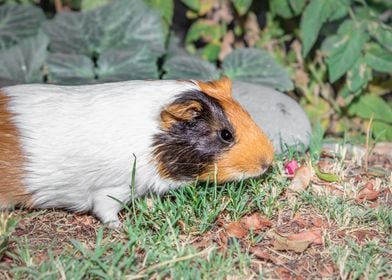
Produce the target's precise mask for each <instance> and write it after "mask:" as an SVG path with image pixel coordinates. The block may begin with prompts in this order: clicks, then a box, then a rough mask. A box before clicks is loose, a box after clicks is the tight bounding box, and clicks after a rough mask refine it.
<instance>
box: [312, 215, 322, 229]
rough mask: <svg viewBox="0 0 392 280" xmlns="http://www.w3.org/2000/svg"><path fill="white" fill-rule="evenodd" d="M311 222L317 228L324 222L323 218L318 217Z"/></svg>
mask: <svg viewBox="0 0 392 280" xmlns="http://www.w3.org/2000/svg"><path fill="white" fill-rule="evenodd" d="M312 224H313V225H314V226H315V227H317V228H321V227H322V226H323V224H324V222H323V219H322V218H320V217H316V218H314V219H313V220H312Z"/></svg>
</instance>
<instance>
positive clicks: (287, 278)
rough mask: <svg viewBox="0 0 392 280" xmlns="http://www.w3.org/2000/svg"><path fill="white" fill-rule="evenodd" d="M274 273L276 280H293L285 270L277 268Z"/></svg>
mask: <svg viewBox="0 0 392 280" xmlns="http://www.w3.org/2000/svg"><path fill="white" fill-rule="evenodd" d="M274 272H275V274H276V276H277V278H278V279H285V280H292V279H294V278H293V276H292V275H291V272H290V271H289V270H288V269H287V268H284V267H278V268H277V269H275V270H274Z"/></svg>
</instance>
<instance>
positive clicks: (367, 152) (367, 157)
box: [365, 113, 373, 173]
mask: <svg viewBox="0 0 392 280" xmlns="http://www.w3.org/2000/svg"><path fill="white" fill-rule="evenodd" d="M372 122H373V113H372V116H371V117H370V121H369V124H368V126H367V128H366V154H365V172H366V173H367V172H368V161H369V154H370V153H369V138H370V128H371V127H372Z"/></svg>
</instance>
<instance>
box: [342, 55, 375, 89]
mask: <svg viewBox="0 0 392 280" xmlns="http://www.w3.org/2000/svg"><path fill="white" fill-rule="evenodd" d="M371 78H372V71H371V69H370V68H369V67H368V65H367V64H366V62H365V59H364V58H363V57H362V56H361V57H359V58H358V59H357V61H356V62H355V63H354V65H353V67H351V69H350V70H349V71H348V72H347V76H346V81H347V87H348V89H349V90H350V91H351V92H355V91H358V90H360V89H361V88H364V87H366V86H367V84H368V82H369V80H370V79H371Z"/></svg>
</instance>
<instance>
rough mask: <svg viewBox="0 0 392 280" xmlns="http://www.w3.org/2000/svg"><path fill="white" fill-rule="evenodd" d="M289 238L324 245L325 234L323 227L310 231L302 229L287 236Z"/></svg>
mask: <svg viewBox="0 0 392 280" xmlns="http://www.w3.org/2000/svg"><path fill="white" fill-rule="evenodd" d="M287 239H288V240H293V241H294V240H295V241H301V240H302V241H305V240H307V241H310V242H311V243H313V244H317V245H322V244H323V236H322V230H321V229H313V230H308V231H302V232H299V233H295V234H291V235H289V236H288V237H287Z"/></svg>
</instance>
